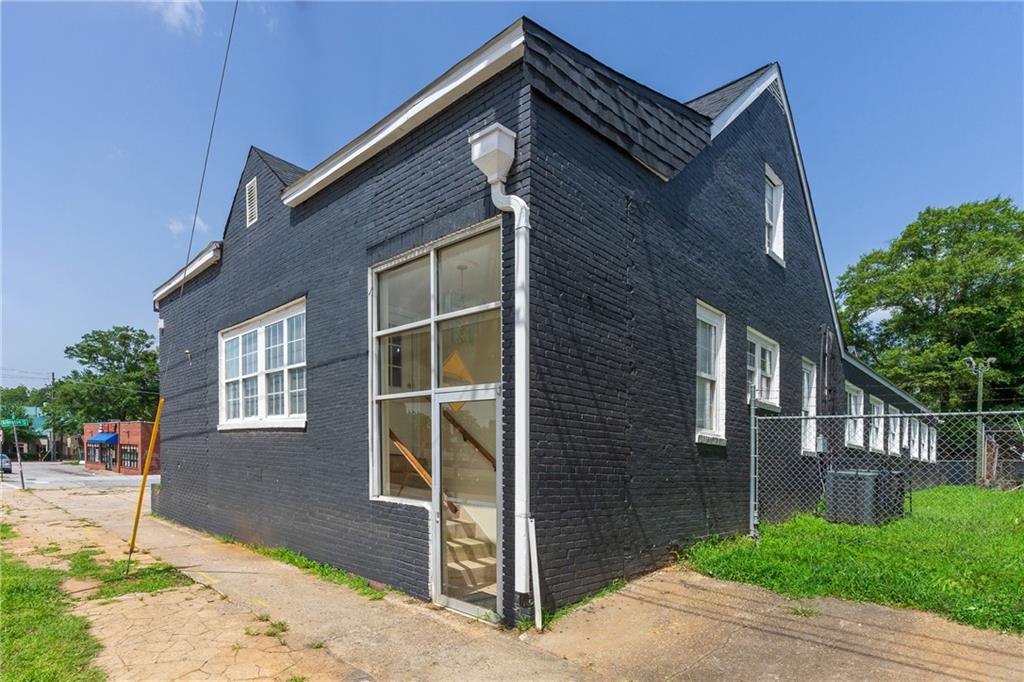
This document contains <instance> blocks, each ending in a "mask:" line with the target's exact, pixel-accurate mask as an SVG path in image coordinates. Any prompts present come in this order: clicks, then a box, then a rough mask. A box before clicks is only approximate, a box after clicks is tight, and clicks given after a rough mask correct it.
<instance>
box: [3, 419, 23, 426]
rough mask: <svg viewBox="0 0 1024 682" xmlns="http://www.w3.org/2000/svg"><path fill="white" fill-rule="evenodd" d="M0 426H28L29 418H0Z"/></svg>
mask: <svg viewBox="0 0 1024 682" xmlns="http://www.w3.org/2000/svg"><path fill="white" fill-rule="evenodd" d="M0 426H28V420H27V419H0Z"/></svg>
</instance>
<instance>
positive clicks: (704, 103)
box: [686, 63, 774, 118]
mask: <svg viewBox="0 0 1024 682" xmlns="http://www.w3.org/2000/svg"><path fill="white" fill-rule="evenodd" d="M772 66H774V63H773V64H765V65H764V66H762V67H761V68H760V69H756V70H754V71H751V72H750V73H748V74H747V75H746V76H740V77H739V78H737V79H736V80H734V81H731V82H729V83H726V84H725V85H723V86H722V87H720V88H716V89H714V90H712V91H711V92H708V93H705V94H703V95H701V96H700V97H698V98H697V99H692V100H690V101H689V102H687V103H686V106H688V107H690V108H691V109H695V110H697V111H699V112H700V113H702V114H704V115H705V116H707V117H708V118H714V117H716V116H718V115H719V114H720V113H722V112H723V111H725V109H726V107H728V106H729V105H730V104H732V103H733V101H734V100H735V99H736V98H737V97H739V96H740V95H742V94H743V93H744V92H746V90H747V88H749V87H750V86H751V85H752V84H753V83H754V81H756V80H757V79H758V78H760V77H761V74H763V73H764V72H765V71H767V70H768V69H770V68H772Z"/></svg>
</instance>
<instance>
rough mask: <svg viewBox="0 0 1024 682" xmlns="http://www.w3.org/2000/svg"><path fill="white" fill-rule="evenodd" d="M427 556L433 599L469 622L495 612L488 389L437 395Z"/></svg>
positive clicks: (494, 430) (493, 450)
mask: <svg viewBox="0 0 1024 682" xmlns="http://www.w3.org/2000/svg"><path fill="white" fill-rule="evenodd" d="M434 409H435V420H434V423H435V424H438V428H437V430H436V432H435V433H436V436H435V437H436V440H437V443H436V447H435V453H437V455H436V456H437V460H436V463H437V465H438V466H439V468H440V475H439V476H438V477H437V480H438V485H437V486H435V487H434V491H433V492H434V505H435V506H434V508H435V510H436V512H437V513H435V515H434V518H435V520H436V522H437V525H438V527H437V529H436V530H437V532H436V533H435V534H434V537H435V538H437V541H436V544H435V549H436V550H437V551H435V552H434V556H435V557H437V559H438V561H437V563H436V564H435V571H434V575H435V590H434V594H436V595H438V597H439V598H438V601H439V602H440V603H442V604H445V605H447V606H451V607H453V608H455V609H457V610H459V611H463V612H465V613H469V614H471V615H477V616H487V615H490V614H496V613H498V610H499V605H498V594H499V589H498V587H499V586H498V580H499V579H498V576H499V574H500V565H499V556H498V547H499V545H500V542H499V519H498V500H497V490H498V488H497V482H498V466H499V464H498V463H499V461H500V457H499V453H498V431H499V429H498V414H499V401H498V399H497V395H496V392H495V391H494V390H471V391H458V392H453V393H445V394H439V395H438V396H437V398H436V402H435V405H434Z"/></svg>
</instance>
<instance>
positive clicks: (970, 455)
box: [751, 406, 1024, 531]
mask: <svg viewBox="0 0 1024 682" xmlns="http://www.w3.org/2000/svg"><path fill="white" fill-rule="evenodd" d="M872 408H873V409H870V410H869V415H867V416H846V415H839V416H833V415H829V416H817V417H796V416H793V417H789V416H773V417H756V418H755V420H754V421H755V423H754V438H755V441H754V442H755V447H754V448H753V451H752V453H751V456H752V458H753V461H752V472H753V479H752V485H751V492H752V494H754V505H753V507H752V509H753V513H752V518H751V524H752V528H751V530H752V531H754V530H755V529H756V524H757V523H758V522H762V523H773V522H780V521H784V520H786V519H788V518H789V517H791V516H792V515H794V514H798V513H811V514H816V515H819V516H822V517H824V518H825V519H827V520H829V521H834V522H837V523H858V524H867V525H877V524H881V523H885V522H887V521H889V520H892V519H895V518H898V517H901V516H904V515H907V514H913V509H914V496H915V494H920V493H921V492H922V491H925V490H929V489H931V488H935V487H936V486H985V487H995V488H1000V489H1014V488H1016V489H1020V490H1024V411H1022V412H978V413H974V412H970V413H927V414H895V413H891V412H885V411H883V408H881V406H879V407H875V406H872Z"/></svg>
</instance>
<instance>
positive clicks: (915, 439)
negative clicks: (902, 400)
mask: <svg viewBox="0 0 1024 682" xmlns="http://www.w3.org/2000/svg"><path fill="white" fill-rule="evenodd" d="M910 459H921V423H920V422H919V421H918V420H917V419H915V418H914V417H911V418H910Z"/></svg>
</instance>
